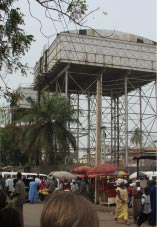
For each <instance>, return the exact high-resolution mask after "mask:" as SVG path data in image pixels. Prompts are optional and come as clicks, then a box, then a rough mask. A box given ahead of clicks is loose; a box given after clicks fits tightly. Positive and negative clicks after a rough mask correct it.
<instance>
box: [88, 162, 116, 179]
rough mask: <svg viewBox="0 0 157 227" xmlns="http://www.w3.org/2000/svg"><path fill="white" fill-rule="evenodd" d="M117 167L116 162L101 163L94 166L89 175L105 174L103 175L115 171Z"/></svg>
mask: <svg viewBox="0 0 157 227" xmlns="http://www.w3.org/2000/svg"><path fill="white" fill-rule="evenodd" d="M116 170H117V168H116V166H115V165H114V164H109V163H106V164H100V165H97V166H94V167H92V168H91V169H90V170H89V171H88V173H87V175H88V176H89V177H94V176H103V175H108V174H109V173H113V171H116Z"/></svg>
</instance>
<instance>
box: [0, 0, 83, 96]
mask: <svg viewBox="0 0 157 227" xmlns="http://www.w3.org/2000/svg"><path fill="white" fill-rule="evenodd" d="M20 1H22V0H16V1H15V0H0V79H1V82H3V87H4V88H5V89H4V88H3V89H2V87H0V95H1V96H2V95H3V96H4V97H5V98H7V99H9V98H10V95H11V92H10V88H8V86H7V82H6V80H5V77H4V75H3V73H4V72H5V75H6V72H10V73H12V72H13V71H16V70H20V71H21V73H22V74H26V72H27V68H28V67H27V64H25V63H22V62H21V57H22V56H23V55H25V53H26V52H27V51H28V50H29V48H30V46H31V43H32V41H33V40H34V38H33V36H32V35H31V34H26V32H25V30H24V25H25V21H24V15H23V14H22V13H21V11H20V8H18V7H15V3H16V5H18V2H20ZM34 1H36V2H37V3H38V4H40V5H41V6H42V7H43V8H45V15H46V10H49V11H52V12H57V13H58V14H57V15H58V19H59V18H61V17H62V16H66V17H67V18H68V19H69V20H70V21H73V22H74V23H77V24H80V23H81V21H82V19H83V16H84V15H85V12H86V10H87V6H86V0H80V1H78V0H67V1H64V0H59V1H58V0H47V1H42V0H34ZM28 4H29V5H30V1H29V0H28ZM39 21H40V20H39ZM41 23H42V22H41ZM15 98H16V97H15Z"/></svg>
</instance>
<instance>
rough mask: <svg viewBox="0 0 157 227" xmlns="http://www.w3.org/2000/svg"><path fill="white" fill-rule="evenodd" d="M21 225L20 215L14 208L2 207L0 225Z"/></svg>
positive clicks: (17, 226) (20, 226)
mask: <svg viewBox="0 0 157 227" xmlns="http://www.w3.org/2000/svg"><path fill="white" fill-rule="evenodd" d="M4 226H5V227H22V225H21V222H20V215H19V212H18V211H17V210H15V209H14V208H9V207H8V208H3V209H1V210H0V227H4Z"/></svg>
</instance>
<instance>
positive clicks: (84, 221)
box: [40, 191, 99, 227]
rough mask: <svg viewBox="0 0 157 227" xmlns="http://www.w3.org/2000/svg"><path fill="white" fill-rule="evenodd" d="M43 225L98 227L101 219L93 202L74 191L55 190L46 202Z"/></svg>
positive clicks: (45, 226) (54, 226) (48, 226)
mask: <svg viewBox="0 0 157 227" xmlns="http://www.w3.org/2000/svg"><path fill="white" fill-rule="evenodd" d="M40 223H41V227H98V226H99V220H98V216H97V213H96V211H95V210H94V208H93V205H92V203H91V202H89V201H88V200H87V199H86V198H85V197H83V196H80V195H78V194H75V193H73V192H65V191H58V192H54V193H53V194H52V196H51V197H50V198H49V199H48V201H47V203H46V204H45V206H44V208H43V211H42V214H41V218H40Z"/></svg>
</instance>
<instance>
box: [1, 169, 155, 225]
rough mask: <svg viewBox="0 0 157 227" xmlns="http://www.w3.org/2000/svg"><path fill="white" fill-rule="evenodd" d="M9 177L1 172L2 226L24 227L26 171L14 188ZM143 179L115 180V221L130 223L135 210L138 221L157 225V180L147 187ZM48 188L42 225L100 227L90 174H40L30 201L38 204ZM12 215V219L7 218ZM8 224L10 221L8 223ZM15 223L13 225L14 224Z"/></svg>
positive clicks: (19, 176) (18, 177) (33, 187)
mask: <svg viewBox="0 0 157 227" xmlns="http://www.w3.org/2000/svg"><path fill="white" fill-rule="evenodd" d="M10 182H11V181H10V180H9V177H7V179H6V180H4V179H3V178H2V176H1V175H0V227H4V226H5V227H7V226H12V227H23V226H24V220H23V205H24V203H25V195H26V193H25V184H24V182H23V180H22V174H21V173H20V172H18V173H17V181H16V184H15V186H14V193H11V191H10V190H11V189H12V187H13V185H12V183H10ZM140 183H141V182H140V181H139V180H136V181H135V182H134V183H128V181H127V180H126V179H121V178H119V179H117V180H116V181H115V190H116V199H115V201H116V207H115V222H117V223H118V220H123V221H124V223H125V224H126V225H130V222H129V218H128V212H129V208H132V209H133V217H134V222H135V223H136V225H137V226H141V225H142V224H143V223H144V222H146V221H148V225H149V226H151V227H155V226H156V181H155V180H152V181H149V182H147V184H146V185H145V186H143V185H141V184H140ZM45 189H46V190H47V191H48V197H47V199H46V200H45V203H44V208H43V211H42V214H41V219H40V223H41V227H49V226H50V223H53V224H52V225H51V226H53V227H63V226H68V227H73V226H76V227H77V226H78V227H80V226H86V227H89V226H90V227H98V226H99V221H98V216H97V214H96V211H95V210H94V208H93V203H92V202H93V190H92V185H91V182H90V181H89V179H88V177H84V178H83V179H75V180H74V179H73V180H71V181H69V180H66V179H61V180H60V181H59V180H57V179H56V178H55V177H53V176H52V177H51V178H48V179H45V178H44V177H42V178H41V179H40V178H39V177H38V176H37V177H36V178H34V179H32V181H30V183H29V196H28V197H29V201H30V203H36V202H37V200H38V198H39V197H38V196H39V191H42V190H45ZM7 197H9V199H11V200H13V204H14V206H13V207H7ZM7 215H9V217H10V218H9V219H8V218H7ZM5 223H6V224H5ZM10 223H11V225H10Z"/></svg>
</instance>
